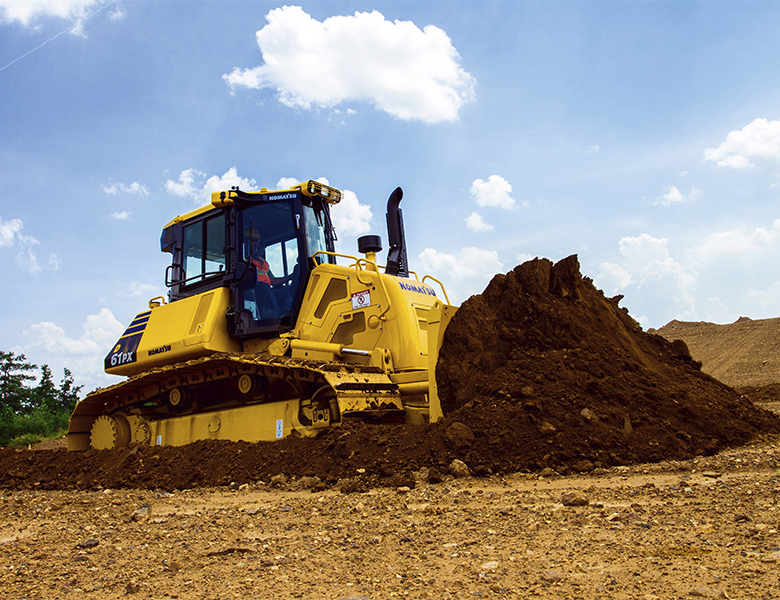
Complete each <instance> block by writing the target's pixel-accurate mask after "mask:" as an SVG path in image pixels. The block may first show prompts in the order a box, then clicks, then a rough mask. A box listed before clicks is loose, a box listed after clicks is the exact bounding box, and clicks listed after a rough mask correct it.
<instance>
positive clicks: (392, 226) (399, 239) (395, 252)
mask: <svg viewBox="0 0 780 600" xmlns="http://www.w3.org/2000/svg"><path fill="white" fill-rule="evenodd" d="M403 197H404V192H403V190H402V189H401V188H399V187H398V188H395V191H394V192H393V193H392V194H390V198H389V199H388V200H387V215H386V217H387V241H388V244H389V245H390V247H389V248H388V252H387V268H386V269H385V273H387V274H388V275H395V276H397V277H409V263H408V262H407V260H406V237H405V236H404V219H403V214H402V213H401V209H400V208H399V206H398V205H399V204H400V203H401V199H402V198H403Z"/></svg>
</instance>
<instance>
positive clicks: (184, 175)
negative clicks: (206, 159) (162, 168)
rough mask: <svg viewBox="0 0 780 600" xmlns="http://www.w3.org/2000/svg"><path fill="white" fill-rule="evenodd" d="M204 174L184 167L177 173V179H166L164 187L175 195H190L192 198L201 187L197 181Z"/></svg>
mask: <svg viewBox="0 0 780 600" xmlns="http://www.w3.org/2000/svg"><path fill="white" fill-rule="evenodd" d="M205 176H206V174H205V173H201V172H200V171H198V170H196V169H186V170H184V171H182V172H181V173H180V174H179V180H178V181H173V180H171V179H169V180H168V181H166V182H165V189H166V190H168V192H169V193H171V194H173V195H175V196H182V197H187V196H190V197H193V198H194V197H195V196H196V195H197V194H198V193H199V192H200V191H201V190H202V189H203V186H202V184H198V183H197V182H198V180H201V179H203V178H204V177H205Z"/></svg>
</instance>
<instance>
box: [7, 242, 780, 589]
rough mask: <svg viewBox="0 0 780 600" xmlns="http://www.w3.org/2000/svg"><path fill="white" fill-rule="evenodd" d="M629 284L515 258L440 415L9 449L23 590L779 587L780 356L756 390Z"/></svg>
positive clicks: (15, 555) (13, 564) (726, 349)
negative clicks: (279, 433)
mask: <svg viewBox="0 0 780 600" xmlns="http://www.w3.org/2000/svg"><path fill="white" fill-rule="evenodd" d="M618 302H619V298H613V299H608V298H605V297H604V296H603V294H602V293H601V292H600V291H598V290H596V289H595V288H594V287H593V285H592V282H591V281H590V280H589V279H587V278H583V277H582V276H581V275H580V273H579V265H578V263H577V260H576V257H570V258H568V259H565V260H563V261H561V262H559V263H557V264H556V265H553V264H552V263H550V262H549V261H545V260H535V261H529V262H528V263H525V264H523V265H520V266H518V267H517V268H516V269H514V270H513V271H511V272H510V273H508V274H507V275H503V276H498V277H497V278H495V279H494V280H493V282H491V284H490V285H489V286H488V288H487V289H486V290H485V292H484V293H483V294H481V295H479V296H475V297H473V298H471V299H470V300H468V301H467V302H465V303H464V304H463V306H462V307H461V309H460V311H459V312H458V313H457V315H456V318H455V319H454V320H453V322H452V323H451V325H450V327H449V328H448V330H447V338H446V339H445V346H444V348H443V350H442V357H441V360H440V365H439V367H440V368H439V370H438V372H437V378H438V380H439V384H440V386H441V390H442V395H443V404H444V406H445V410H446V411H447V416H446V418H445V419H444V421H443V422H441V423H437V424H434V425H430V426H428V427H418V428H410V427H406V426H403V425H376V424H366V423H350V424H347V425H345V426H344V427H342V428H341V429H338V430H333V431H330V432H327V433H326V434H325V435H322V436H320V437H318V438H316V439H314V440H300V439H287V440H283V441H281V442H275V443H273V444H243V443H237V444H230V443H224V442H216V441H204V442H199V443H197V444H193V445H190V446H186V447H184V448H159V447H158V448H153V447H144V448H142V447H135V448H130V449H125V450H120V451H90V452H86V453H68V452H66V451H64V450H62V449H57V447H56V444H55V445H54V448H52V447H49V448H43V449H39V450H37V451H28V450H14V449H0V515H2V518H0V562H1V563H2V567H3V568H2V570H0V589H2V590H3V592H2V594H0V595H2V597H4V598H6V597H7V598H13V599H16V598H19V599H21V598H45V599H49V598H70V597H74V598H76V597H86V598H114V597H125V596H136V597H139V598H163V597H171V598H183V599H188V600H190V599H192V600H194V599H196V598H197V599H200V598H213V599H216V598H232V597H236V598H238V597H252V598H280V597H294V598H311V599H325V598H334V599H342V598H351V599H358V598H367V599H372V600H373V599H378V598H389V597H394V596H405V597H410V598H462V597H473V596H487V597H513V598H524V597H528V596H534V597H544V598H547V597H549V598H566V597H568V598H599V597H601V598H644V599H648V600H649V599H652V598H680V597H688V596H690V597H697V596H698V597H730V598H771V597H778V596H779V595H780V587H779V584H778V579H777V563H778V562H780V537H778V533H777V532H778V527H779V526H780V514H778V506H777V499H778V497H779V496H778V492H780V472H778V467H780V433H779V432H780V419H778V417H777V416H776V415H774V414H773V413H772V412H770V411H769V410H764V409H763V408H761V407H762V406H763V407H764V408H768V409H774V408H776V407H777V400H778V396H777V392H778V389H780V377H777V378H776V379H774V380H773V381H769V382H768V383H767V382H765V380H761V382H760V383H757V382H756V380H755V379H750V378H745V379H744V381H745V382H746V383H745V385H744V386H743V387H741V388H740V391H739V392H737V391H735V390H734V389H732V388H730V387H728V386H727V385H725V384H724V383H722V382H721V381H718V380H717V379H716V378H713V377H712V376H711V374H712V373H713V370H712V369H710V366H711V365H712V364H713V363H714V361H716V360H720V359H719V356H720V354H724V353H725V354H729V353H732V349H733V347H734V346H733V344H734V342H733V340H731V338H728V339H727V338H725V337H719V338H718V339H719V340H721V342H720V346H719V347H720V351H718V350H717V348H718V345H717V344H710V345H707V346H706V347H707V348H708V352H709V354H707V355H704V354H701V353H699V352H698V349H697V346H696V345H694V344H692V343H691V342H690V341H688V340H687V339H686V340H685V341H686V342H687V343H688V347H690V348H691V352H690V353H689V352H688V349H687V348H686V344H685V343H681V342H673V341H671V340H668V339H665V337H664V336H665V335H666V334H665V333H664V331H663V328H662V330H659V332H658V333H660V334H663V335H657V334H656V333H655V332H648V333H646V332H642V331H641V328H640V327H639V326H638V325H637V324H636V323H635V322H634V321H633V320H632V319H631V318H630V317H629V316H628V314H627V311H626V310H625V309H621V308H620V307H619V306H618ZM777 321H778V322H780V320H777ZM673 323H674V322H673ZM738 323H739V322H738ZM670 325H672V324H670ZM667 333H668V332H667ZM670 337H671V339H675V338H679V339H685V337H683V336H679V335H678V336H670ZM775 339H777V336H775ZM723 340H726V341H723ZM691 355H692V356H691ZM761 360H766V361H767V362H769V361H771V360H775V358H774V356H771V357H770V356H766V357H765V358H763V359H761ZM759 372H760V373H761V374H765V372H766V369H764V370H763V371H759ZM751 401H752V402H751Z"/></svg>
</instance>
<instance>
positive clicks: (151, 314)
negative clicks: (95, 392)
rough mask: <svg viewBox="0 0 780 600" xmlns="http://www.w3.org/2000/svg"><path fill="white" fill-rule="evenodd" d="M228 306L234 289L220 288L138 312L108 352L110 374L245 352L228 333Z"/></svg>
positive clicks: (137, 371) (125, 373) (136, 371)
mask: <svg viewBox="0 0 780 600" xmlns="http://www.w3.org/2000/svg"><path fill="white" fill-rule="evenodd" d="M229 304H230V291H229V290H228V289H227V288H217V289H215V290H211V291H209V292H205V293H203V294H199V295H197V296H192V297H190V298H184V299H182V300H178V301H176V302H172V303H170V304H164V305H162V306H158V307H156V308H152V309H151V310H148V311H144V312H142V313H139V315H138V316H136V318H135V319H134V320H133V322H132V323H131V324H130V326H129V327H128V328H127V330H126V331H125V332H124V333H123V334H122V337H121V338H120V339H119V341H118V342H117V343H116V345H115V346H114V348H113V349H112V350H111V352H110V353H109V354H108V356H106V360H105V363H106V364H105V366H106V372H107V373H110V374H112V375H126V376H129V375H136V374H138V373H143V372H144V371H148V370H149V369H151V368H154V367H159V366H162V365H167V364H172V363H177V362H182V361H185V360H191V359H194V358H199V357H201V356H207V355H209V354H213V353H215V352H237V351H240V349H241V345H240V343H239V342H238V341H237V340H234V339H232V338H231V337H230V336H229V335H228V328H227V321H226V318H225V311H226V310H227V308H228V305H229Z"/></svg>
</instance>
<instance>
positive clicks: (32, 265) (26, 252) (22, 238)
mask: <svg viewBox="0 0 780 600" xmlns="http://www.w3.org/2000/svg"><path fill="white" fill-rule="evenodd" d="M23 228H24V223H23V222H22V220H21V219H11V220H10V221H3V220H2V218H0V247H5V246H7V247H10V248H16V264H17V265H18V266H19V268H21V269H23V270H25V271H27V272H28V273H32V274H37V273H40V272H41V271H42V270H43V268H44V266H43V265H41V263H40V261H39V260H38V255H37V253H36V252H35V250H34V249H35V247H36V246H39V245H40V242H39V241H38V240H37V239H35V238H34V237H32V236H28V235H22V229H23ZM59 267H60V261H59V259H58V258H57V255H56V254H53V253H52V254H50V255H49V259H48V261H47V262H46V268H47V269H49V270H56V269H59Z"/></svg>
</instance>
